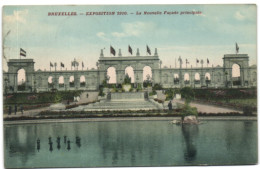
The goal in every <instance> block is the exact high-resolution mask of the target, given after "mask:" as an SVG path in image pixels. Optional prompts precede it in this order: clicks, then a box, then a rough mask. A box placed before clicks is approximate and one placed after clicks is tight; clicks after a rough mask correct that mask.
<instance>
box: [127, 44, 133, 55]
mask: <svg viewBox="0 0 260 169" xmlns="http://www.w3.org/2000/svg"><path fill="white" fill-rule="evenodd" d="M128 52H129V53H131V55H132V54H133V51H132V48H131V46H130V45H128Z"/></svg>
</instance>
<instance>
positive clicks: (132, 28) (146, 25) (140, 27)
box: [111, 21, 155, 38]
mask: <svg viewBox="0 0 260 169" xmlns="http://www.w3.org/2000/svg"><path fill="white" fill-rule="evenodd" d="M121 27H122V29H123V31H122V32H112V33H111V35H112V36H114V37H117V38H122V37H130V36H135V37H139V36H141V35H142V34H143V33H147V32H148V31H151V30H153V29H154V28H155V24H154V23H153V22H140V21H136V22H130V23H122V24H121Z"/></svg>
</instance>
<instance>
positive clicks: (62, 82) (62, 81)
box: [59, 76, 64, 87]
mask: <svg viewBox="0 0 260 169" xmlns="http://www.w3.org/2000/svg"><path fill="white" fill-rule="evenodd" d="M59 87H64V77H63V76H60V77H59Z"/></svg>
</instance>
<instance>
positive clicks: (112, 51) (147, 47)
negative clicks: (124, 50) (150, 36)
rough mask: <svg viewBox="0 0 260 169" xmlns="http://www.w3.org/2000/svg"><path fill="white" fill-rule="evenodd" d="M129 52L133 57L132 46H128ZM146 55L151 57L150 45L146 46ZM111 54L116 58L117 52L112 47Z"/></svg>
mask: <svg viewBox="0 0 260 169" xmlns="http://www.w3.org/2000/svg"><path fill="white" fill-rule="evenodd" d="M128 52H129V53H130V54H131V55H133V49H132V47H131V46H130V45H128ZM146 53H148V54H149V55H151V50H150V48H149V46H148V45H146ZM110 54H112V55H114V56H116V50H115V49H114V48H113V47H112V46H110Z"/></svg>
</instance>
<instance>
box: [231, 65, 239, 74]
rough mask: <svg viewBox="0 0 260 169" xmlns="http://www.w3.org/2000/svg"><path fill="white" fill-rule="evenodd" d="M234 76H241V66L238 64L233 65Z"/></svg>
mask: <svg viewBox="0 0 260 169" xmlns="http://www.w3.org/2000/svg"><path fill="white" fill-rule="evenodd" d="M232 77H240V66H239V65H238V64H233V66H232Z"/></svg>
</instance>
